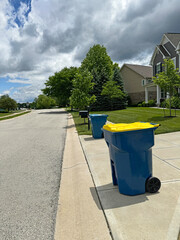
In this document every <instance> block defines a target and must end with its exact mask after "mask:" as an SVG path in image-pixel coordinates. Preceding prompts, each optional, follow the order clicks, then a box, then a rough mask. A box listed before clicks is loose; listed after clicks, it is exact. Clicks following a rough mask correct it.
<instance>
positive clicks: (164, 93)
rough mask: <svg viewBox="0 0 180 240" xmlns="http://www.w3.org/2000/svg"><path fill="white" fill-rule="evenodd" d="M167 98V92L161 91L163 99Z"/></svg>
mask: <svg viewBox="0 0 180 240" xmlns="http://www.w3.org/2000/svg"><path fill="white" fill-rule="evenodd" d="M166 96H167V94H166V92H165V91H164V90H162V89H161V98H163V99H165V98H166Z"/></svg>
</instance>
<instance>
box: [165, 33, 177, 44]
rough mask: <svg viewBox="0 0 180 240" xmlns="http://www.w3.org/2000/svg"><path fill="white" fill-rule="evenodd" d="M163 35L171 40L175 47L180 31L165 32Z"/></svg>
mask: <svg viewBox="0 0 180 240" xmlns="http://www.w3.org/2000/svg"><path fill="white" fill-rule="evenodd" d="M164 35H165V36H166V37H167V38H168V39H169V40H170V41H171V43H172V44H173V45H174V46H175V47H177V45H178V43H179V41H180V33H165V34H164Z"/></svg>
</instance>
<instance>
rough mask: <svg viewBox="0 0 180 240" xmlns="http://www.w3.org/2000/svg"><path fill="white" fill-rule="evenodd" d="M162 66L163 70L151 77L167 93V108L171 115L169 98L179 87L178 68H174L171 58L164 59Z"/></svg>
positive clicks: (179, 76)
mask: <svg viewBox="0 0 180 240" xmlns="http://www.w3.org/2000/svg"><path fill="white" fill-rule="evenodd" d="M163 67H164V71H163V72H160V73H158V74H157V75H156V77H153V81H154V83H155V84H156V85H159V86H160V87H161V89H163V90H165V91H166V92H168V93H169V110H170V116H171V98H172V96H173V95H174V94H175V93H176V92H177V88H179V87H180V75H179V72H178V69H175V68H174V63H173V61H172V60H171V59H164V64H163Z"/></svg>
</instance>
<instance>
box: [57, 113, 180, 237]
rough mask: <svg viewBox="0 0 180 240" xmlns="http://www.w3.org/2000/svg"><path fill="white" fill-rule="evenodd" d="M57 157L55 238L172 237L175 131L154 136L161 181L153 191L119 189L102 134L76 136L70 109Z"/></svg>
mask: <svg viewBox="0 0 180 240" xmlns="http://www.w3.org/2000/svg"><path fill="white" fill-rule="evenodd" d="M79 140H80V141H79ZM80 143H81V144H80ZM63 159H64V160H63V167H62V179H61V186H60V196H59V208H58V212H57V219H56V231H55V240H58V239H60V240H66V239H68V240H69V239H72V240H76V239H77V240H94V239H97V240H101V239H102V240H106V239H108V240H110V239H113V240H132V239H133V240H136V239H137V240H165V239H167V240H177V238H178V233H179V229H180V132H176V133H170V134H162V135H157V136H155V146H154V147H153V176H156V177H158V178H159V179H160V180H161V183H162V185H161V189H160V191H159V192H158V193H156V194H149V193H146V194H142V195H138V196H126V195H122V194H120V193H119V191H118V188H117V186H113V185H112V178H111V171H110V161H109V149H108V147H107V145H106V143H105V140H104V139H96V140H95V139H93V138H92V137H91V136H80V137H78V135H77V132H76V129H75V126H74V121H73V119H72V117H71V116H70V115H69V120H68V129H67V138H66V145H65V151H64V158H63ZM97 193H98V195H97Z"/></svg>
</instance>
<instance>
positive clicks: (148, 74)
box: [124, 64, 153, 78]
mask: <svg viewBox="0 0 180 240" xmlns="http://www.w3.org/2000/svg"><path fill="white" fill-rule="evenodd" d="M124 66H127V67H128V68H130V69H132V70H133V71H135V72H137V73H138V74H140V75H141V76H142V77H144V78H152V76H153V68H152V67H151V66H143V65H135V64H124Z"/></svg>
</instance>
